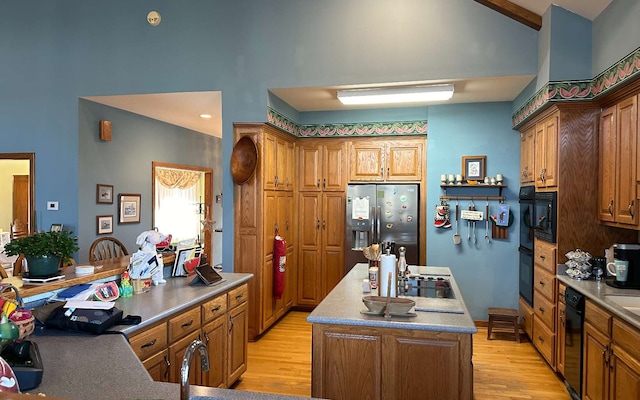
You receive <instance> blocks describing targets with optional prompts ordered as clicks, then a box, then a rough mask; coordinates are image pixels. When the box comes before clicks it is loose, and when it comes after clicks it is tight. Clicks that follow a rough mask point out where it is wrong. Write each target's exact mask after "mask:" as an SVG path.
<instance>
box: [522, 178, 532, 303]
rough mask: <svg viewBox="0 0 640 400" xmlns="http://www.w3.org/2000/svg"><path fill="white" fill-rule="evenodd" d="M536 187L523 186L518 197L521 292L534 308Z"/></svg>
mask: <svg viewBox="0 0 640 400" xmlns="http://www.w3.org/2000/svg"><path fill="white" fill-rule="evenodd" d="M534 198H535V187H533V186H522V187H521V188H520V194H519V196H518V202H519V203H520V246H519V247H518V253H519V255H520V261H519V264H520V267H519V268H520V271H519V292H520V296H521V297H522V298H523V299H524V301H526V302H527V303H528V304H529V305H530V306H533V238H534V226H535V224H534V218H535V208H534Z"/></svg>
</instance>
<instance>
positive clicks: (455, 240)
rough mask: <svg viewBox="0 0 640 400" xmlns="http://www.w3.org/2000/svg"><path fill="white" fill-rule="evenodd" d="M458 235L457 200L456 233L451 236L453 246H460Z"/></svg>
mask: <svg viewBox="0 0 640 400" xmlns="http://www.w3.org/2000/svg"><path fill="white" fill-rule="evenodd" d="M460 239H461V238H460V234H459V233H458V200H456V233H455V234H454V235H453V244H460Z"/></svg>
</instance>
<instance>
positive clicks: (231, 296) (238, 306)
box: [129, 284, 249, 388]
mask: <svg viewBox="0 0 640 400" xmlns="http://www.w3.org/2000/svg"><path fill="white" fill-rule="evenodd" d="M247 297H248V285H247V284H244V285H242V286H240V287H237V288H235V289H231V290H230V291H229V292H227V293H224V294H221V295H219V296H216V297H215V298H213V299H211V300H207V301H206V302H204V303H202V304H198V305H196V306H194V307H191V308H189V309H186V310H182V311H179V312H178V313H177V314H176V315H174V316H170V317H168V318H167V319H165V320H164V321H161V322H159V323H157V324H155V325H153V326H152V327H149V328H147V329H145V330H143V331H141V332H136V333H135V334H133V335H132V336H131V337H130V339H129V343H130V345H131V348H132V349H133V350H134V352H135V353H136V355H137V356H138V358H140V360H141V361H142V364H143V365H144V366H145V368H146V369H147V371H148V372H149V375H151V377H152V378H153V380H155V381H160V382H174V383H179V382H180V373H181V368H182V360H183V358H184V354H185V351H186V350H187V348H188V347H189V345H190V344H191V342H193V341H194V340H197V339H199V340H202V341H203V342H204V343H205V344H206V345H207V351H208V354H209V371H202V369H201V368H200V360H199V356H198V355H195V354H194V356H193V357H192V360H191V365H190V368H189V383H191V384H194V385H202V386H210V387H221V388H226V387H229V386H231V385H232V384H233V383H234V382H235V381H236V380H238V378H240V376H241V375H242V374H243V373H244V372H245V371H246V370H247V341H248V337H249V333H248V332H249V324H248V314H247Z"/></svg>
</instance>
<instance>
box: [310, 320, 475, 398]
mask: <svg viewBox="0 0 640 400" xmlns="http://www.w3.org/2000/svg"><path fill="white" fill-rule="evenodd" d="M362 331H363V330H362V329H361V328H360V327H348V326H341V325H322V324H314V326H313V357H312V363H313V365H312V382H311V395H312V397H321V398H330V399H333V400H339V399H356V398H361V399H380V400H383V399H390V400H391V399H403V400H405V399H408V400H411V399H420V400H430V399H465V400H467V399H471V398H472V396H473V393H472V391H473V365H472V362H471V357H472V350H471V341H472V338H471V336H472V335H471V334H461V333H460V334H458V333H448V332H432V331H411V330H399V329H385V328H368V329H367V330H366V332H367V333H366V334H364V333H362ZM416 371H420V374H419V375H420V378H419V379H416Z"/></svg>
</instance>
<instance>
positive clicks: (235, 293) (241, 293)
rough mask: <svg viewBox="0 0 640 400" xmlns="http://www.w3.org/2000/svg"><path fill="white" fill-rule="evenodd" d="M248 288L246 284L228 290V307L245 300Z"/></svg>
mask: <svg viewBox="0 0 640 400" xmlns="http://www.w3.org/2000/svg"><path fill="white" fill-rule="evenodd" d="M248 295H249V288H248V286H247V285H246V284H244V285H242V286H240V287H238V288H235V289H233V290H230V291H229V309H232V308H234V307H235V306H238V305H240V304H242V303H244V302H246V301H247V297H248Z"/></svg>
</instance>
